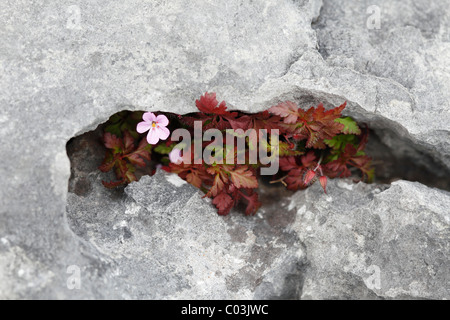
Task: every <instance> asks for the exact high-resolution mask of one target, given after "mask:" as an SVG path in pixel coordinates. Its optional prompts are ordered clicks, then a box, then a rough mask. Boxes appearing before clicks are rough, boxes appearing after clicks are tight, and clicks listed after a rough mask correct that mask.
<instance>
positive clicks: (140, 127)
mask: <svg viewBox="0 0 450 320" xmlns="http://www.w3.org/2000/svg"><path fill="white" fill-rule="evenodd" d="M151 126H152V124H151V123H150V122H145V121H142V122H139V123H138V124H137V127H136V131H137V132H139V133H144V132H145V131H148V130H149V129H150V127H151Z"/></svg>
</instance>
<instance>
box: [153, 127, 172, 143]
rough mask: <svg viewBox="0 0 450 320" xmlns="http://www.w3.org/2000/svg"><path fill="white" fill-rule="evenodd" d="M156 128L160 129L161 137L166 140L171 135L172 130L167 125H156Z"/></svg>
mask: <svg viewBox="0 0 450 320" xmlns="http://www.w3.org/2000/svg"><path fill="white" fill-rule="evenodd" d="M156 130H157V131H158V134H159V138H160V139H161V140H166V139H167V138H168V137H169V135H170V130H169V129H167V128H166V127H159V126H158V127H156Z"/></svg>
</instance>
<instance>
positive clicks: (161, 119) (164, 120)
mask: <svg viewBox="0 0 450 320" xmlns="http://www.w3.org/2000/svg"><path fill="white" fill-rule="evenodd" d="M156 123H157V124H159V125H160V126H163V127H165V126H167V125H168V124H169V119H167V117H166V116H165V115H163V114H160V115H159V116H157V117H156Z"/></svg>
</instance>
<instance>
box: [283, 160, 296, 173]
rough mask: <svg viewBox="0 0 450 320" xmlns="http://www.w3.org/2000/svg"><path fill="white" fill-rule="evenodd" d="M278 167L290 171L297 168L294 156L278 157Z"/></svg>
mask: <svg viewBox="0 0 450 320" xmlns="http://www.w3.org/2000/svg"><path fill="white" fill-rule="evenodd" d="M280 168H281V170H283V171H290V170H292V169H295V168H298V164H297V162H296V161H295V157H282V158H280Z"/></svg>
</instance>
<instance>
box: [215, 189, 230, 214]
mask: <svg viewBox="0 0 450 320" xmlns="http://www.w3.org/2000/svg"><path fill="white" fill-rule="evenodd" d="M212 203H213V204H214V205H215V206H216V208H217V210H218V213H219V215H222V216H226V215H227V214H229V213H230V210H231V208H232V207H233V204H234V201H233V199H232V198H231V197H230V196H229V195H228V194H227V193H226V192H221V193H219V194H218V195H217V196H215V197H214V199H213V201H212Z"/></svg>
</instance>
